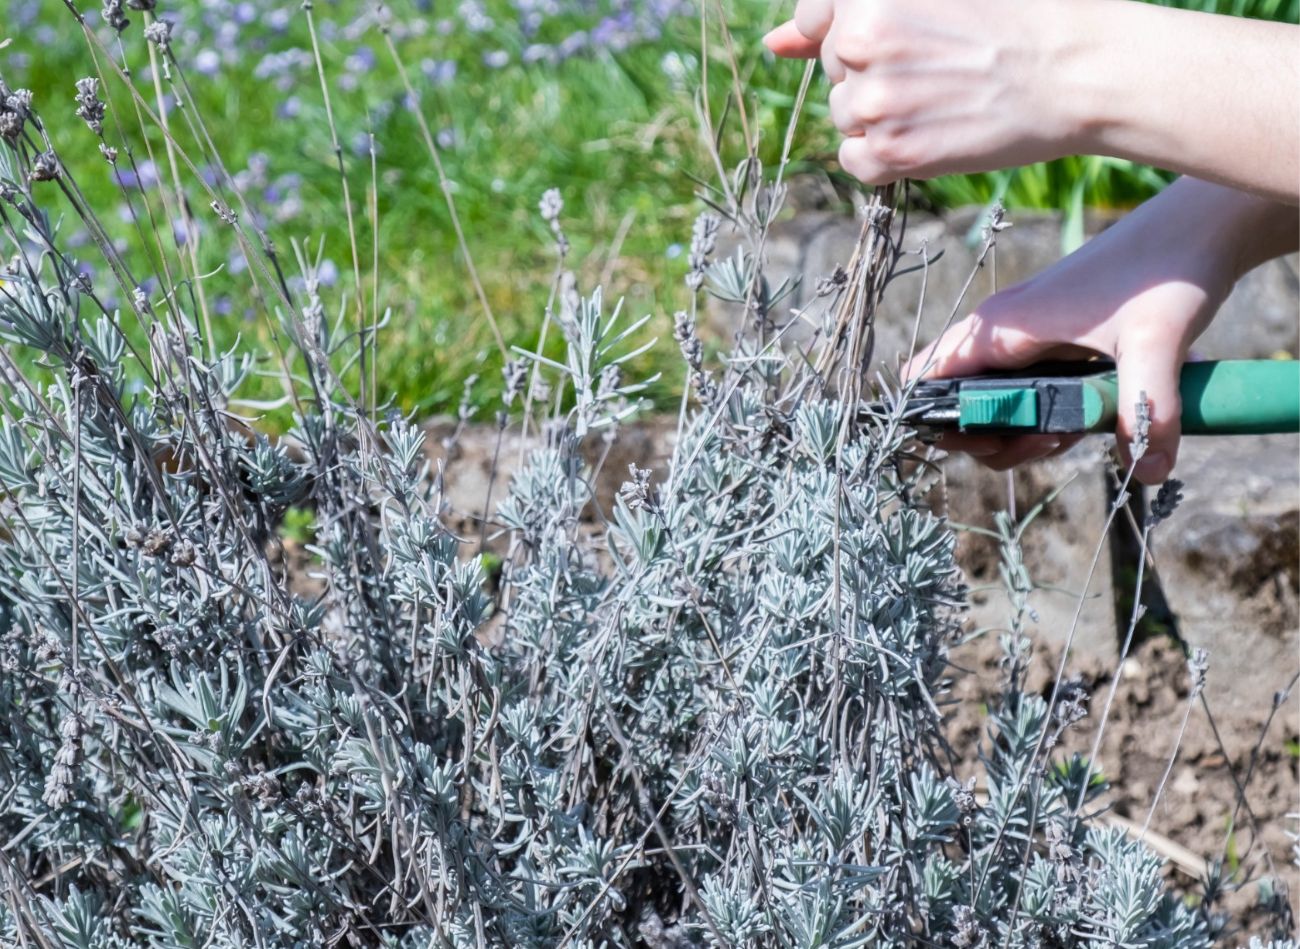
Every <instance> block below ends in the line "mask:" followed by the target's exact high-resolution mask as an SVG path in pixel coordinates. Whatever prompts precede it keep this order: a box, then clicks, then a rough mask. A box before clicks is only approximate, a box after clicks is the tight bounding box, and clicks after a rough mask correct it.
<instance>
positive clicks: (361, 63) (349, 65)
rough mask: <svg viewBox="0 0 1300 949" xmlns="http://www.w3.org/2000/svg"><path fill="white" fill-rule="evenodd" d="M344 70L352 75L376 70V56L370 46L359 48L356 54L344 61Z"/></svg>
mask: <svg viewBox="0 0 1300 949" xmlns="http://www.w3.org/2000/svg"><path fill="white" fill-rule="evenodd" d="M343 68H344V69H346V70H347V71H348V72H351V73H363V74H364V73H368V72H370V70H372V69H374V68H375V54H374V52H373V51H371V49H370V47H369V46H358V47H357V50H356V52H355V53H353V54H352V55H351V56H349V57H348V58H347V59H345V60H344V61H343Z"/></svg>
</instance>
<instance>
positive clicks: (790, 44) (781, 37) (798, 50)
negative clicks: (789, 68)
mask: <svg viewBox="0 0 1300 949" xmlns="http://www.w3.org/2000/svg"><path fill="white" fill-rule="evenodd" d="M763 43H764V44H765V45H766V46H767V48H768V49H770V50H771V51H772V52H774V53H776V55H778V56H784V57H785V58H787V59H816V58H817V56H818V54H819V53H820V52H821V43H819V42H817V41H816V40H810V39H809V38H808V37H806V36H804V35H803V34H802V33H800V32H799V28H798V27H797V26H795V24H794V21H793V20H790V21H788V22H786V23H782V24H781V25H780V26H778V27H777V28H776V29H774V30H773V31H772V32H770V33H768V34H767V35H766V36H764V37H763Z"/></svg>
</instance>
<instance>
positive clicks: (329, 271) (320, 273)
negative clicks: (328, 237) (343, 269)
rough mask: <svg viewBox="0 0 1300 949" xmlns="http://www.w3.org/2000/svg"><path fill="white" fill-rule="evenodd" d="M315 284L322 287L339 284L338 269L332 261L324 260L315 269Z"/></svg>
mask: <svg viewBox="0 0 1300 949" xmlns="http://www.w3.org/2000/svg"><path fill="white" fill-rule="evenodd" d="M316 282H317V283H319V284H320V285H321V286H322V287H332V286H334V285H335V284H336V283H338V282H339V268H338V265H337V264H335V263H334V261H332V260H330V259H328V258H326V259H325V260H322V261H321V262H320V266H319V267H317V268H316Z"/></svg>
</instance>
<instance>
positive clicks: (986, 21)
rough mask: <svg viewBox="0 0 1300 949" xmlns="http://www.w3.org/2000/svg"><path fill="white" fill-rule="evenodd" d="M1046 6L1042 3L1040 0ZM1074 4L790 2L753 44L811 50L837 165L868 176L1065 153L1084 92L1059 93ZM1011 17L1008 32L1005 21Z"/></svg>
mask: <svg viewBox="0 0 1300 949" xmlns="http://www.w3.org/2000/svg"><path fill="white" fill-rule="evenodd" d="M1044 4H1046V5H1044ZM1080 6H1081V4H1079V3H1069V4H1061V3H1058V2H1057V0H1044V3H1040V4H1036V5H1035V6H1034V8H1033V11H1032V14H1030V15H1027V14H1026V9H1027V8H1026V7H1025V6H1024V5H1023V4H1022V3H1019V2H1017V0H869V2H864V0H799V2H798V5H797V6H796V7H795V15H794V19H793V20H791V21H789V22H787V23H785V24H783V25H781V26H779V27H777V28H776V29H775V30H773V31H772V32H771V33H769V34H768V35H767V36H766V37H765V40H764V41H765V42H766V44H767V46H768V48H769V49H771V50H772V51H773V52H774V53H776V54H777V55H778V56H787V57H799V58H812V57H817V56H820V58H821V61H822V65H823V68H824V69H825V71H826V75H827V77H828V78H829V79H830V81H831V83H832V85H833V88H832V89H831V94H830V109H831V120H832V121H833V122H834V124H835V126H836V128H838V129H839V130H840V131H841V132H842V133H843V134H844V135H845V136H846V137H845V139H844V142H843V143H842V145H841V147H840V154H839V159H840V164H841V165H842V166H843V167H844V169H845V170H846V171H848V172H849V173H851V174H853V175H854V176H855V177H857V178H858V179H860V180H862V181H864V182H866V183H868V184H883V183H886V182H889V181H895V180H897V179H899V178H903V177H909V178H929V177H934V176H935V175H940V174H948V173H953V172H974V171H988V170H990V169H994V168H1005V167H1009V166H1012V165H1023V164H1028V163H1031V162H1035V161H1041V160H1045V159H1049V158H1056V157H1059V156H1061V155H1064V154H1070V153H1072V152H1074V151H1076V150H1078V149H1076V145H1081V144H1082V142H1081V140H1080V138H1081V136H1080V133H1081V129H1082V126H1083V124H1084V119H1083V117H1082V114H1076V111H1075V107H1076V105H1079V104H1081V103H1083V102H1085V101H1087V97H1084V96H1082V95H1080V94H1078V93H1077V92H1076V91H1074V90H1067V88H1066V87H1067V86H1068V85H1069V84H1070V83H1071V81H1072V71H1071V63H1072V60H1073V53H1074V51H1075V49H1076V47H1077V46H1078V41H1077V39H1076V37H1075V36H1074V35H1072V34H1073V31H1072V30H1070V29H1069V28H1063V27H1066V24H1067V23H1068V22H1073V21H1072V19H1071V18H1072V17H1073V15H1074V13H1075V11H1077V10H1078V8H1079V7H1080ZM1010 23H1014V24H1016V27H1015V29H1008V27H1007V24H1010Z"/></svg>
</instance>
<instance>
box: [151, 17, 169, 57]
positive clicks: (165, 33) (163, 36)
mask: <svg viewBox="0 0 1300 949" xmlns="http://www.w3.org/2000/svg"><path fill="white" fill-rule="evenodd" d="M144 38H145V39H147V40H148V41H149V42H150V43H153V44H154V45H155V46H157V47H158V48H159V49H161V50H163V51H164V52H165V51H166V50H167V47H168V46H169V45H171V40H172V25H171V24H170V23H168V22H167V21H166V20H154V21H153V22H152V23H150V24H149V25H148V26H146V27H145V28H144Z"/></svg>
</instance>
